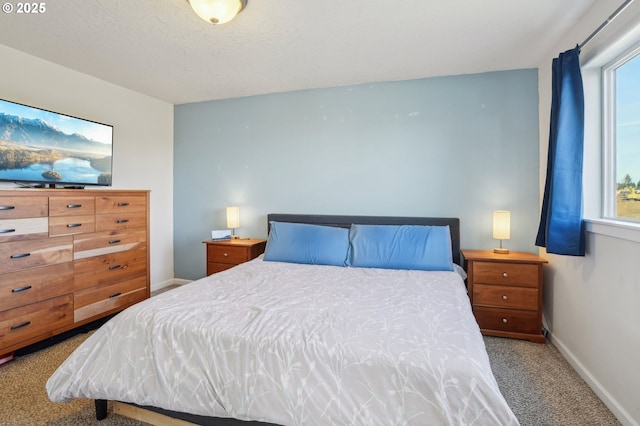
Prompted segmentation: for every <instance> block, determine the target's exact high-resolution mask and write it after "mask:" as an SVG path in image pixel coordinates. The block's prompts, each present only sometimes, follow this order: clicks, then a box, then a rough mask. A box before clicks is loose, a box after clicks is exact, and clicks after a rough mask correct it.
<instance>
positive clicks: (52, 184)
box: [0, 97, 115, 188]
mask: <svg viewBox="0 0 640 426" xmlns="http://www.w3.org/2000/svg"><path fill="white" fill-rule="evenodd" d="M0 101H3V102H6V103H10V104H14V105H18V106H21V107H25V108H31V109H34V110H38V111H43V112H46V113H50V114H55V115H58V116H61V117H67V118H71V119H75V120H80V121H84V122H87V123H93V124H98V125H101V126H106V127H110V128H111V141H110V144H109V145H110V148H111V155H110V157H111V161H110V165H109V172H110V173H111V180H110V181H109V183H100V182H80V181H74V180H59V181H52V180H48V179H46V178H44V177H43V178H42V179H33V180H31V179H11V178H3V177H0V182H8V183H14V184H16V185H19V186H21V187H25V186H27V187H34V188H38V187H49V188H56V187H58V186H60V187H64V188H83V187H85V186H92V187H111V186H113V140H114V130H115V129H114V126H113V125H111V124H107V123H102V122H100V121H95V120H89V119H87V118H82V117H77V116H74V115H70V114H65V113H62V112H57V111H53V110H50V109H46V108H40V107H36V106H33V105H28V104H25V103H22V102H16V101H12V100H9V99H6V98H2V97H0ZM0 112H4V111H0ZM5 113H6V112H5ZM10 115H11V114H10ZM48 124H49V125H51V123H48Z"/></svg>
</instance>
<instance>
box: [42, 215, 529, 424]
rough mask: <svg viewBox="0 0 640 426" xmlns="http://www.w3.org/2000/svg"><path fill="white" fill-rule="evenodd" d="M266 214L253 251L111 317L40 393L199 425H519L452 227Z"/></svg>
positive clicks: (435, 221)
mask: <svg viewBox="0 0 640 426" xmlns="http://www.w3.org/2000/svg"><path fill="white" fill-rule="evenodd" d="M267 219H268V226H269V240H268V243H267V251H266V253H265V254H264V255H263V256H261V257H259V258H257V259H254V260H252V261H250V262H247V263H243V264H241V265H238V266H236V267H234V268H232V269H229V270H227V271H223V272H220V273H217V274H214V275H211V276H209V277H205V278H202V279H200V280H197V281H194V282H192V283H189V284H187V285H183V286H181V287H180V288H177V289H175V290H171V291H169V292H166V293H163V294H160V295H158V296H155V297H153V298H151V299H149V300H146V301H143V302H141V303H138V304H137V305H135V306H132V307H131V308H129V309H127V310H125V311H123V312H121V313H120V314H118V315H117V316H116V317H114V318H113V319H111V320H110V321H109V322H107V323H106V324H105V325H104V326H102V327H101V328H100V329H98V330H97V331H96V332H95V333H94V334H93V335H92V336H90V337H89V338H88V339H87V340H86V341H85V342H84V343H83V344H82V345H80V346H79V347H78V349H77V350H76V351H75V352H74V353H73V354H72V355H71V356H70V357H69V358H68V359H67V360H66V361H65V362H64V363H63V364H62V365H61V366H60V367H59V368H58V369H57V370H56V372H55V373H54V374H53V375H52V376H51V378H50V379H49V380H48V382H47V392H48V394H49V398H50V399H51V400H52V401H54V402H66V401H70V400H72V399H75V398H90V399H94V400H96V412H97V415H98V417H99V418H100V417H104V416H106V401H107V400H110V401H118V402H119V403H126V404H128V406H132V407H141V408H143V409H144V410H153V411H154V412H160V413H163V414H164V415H169V416H170V417H172V418H176V419H185V420H188V421H190V422H191V423H195V424H233V422H237V421H240V422H241V423H240V424H246V422H256V423H255V424H265V423H266V424H276V425H329V424H349V425H358V424H362V425H371V424H403V425H405V424H406V425H410V424H411V425H412V424H415V425H425V424H429V425H463V424H464V425H487V424H496V425H497V424H500V425H517V424H518V421H517V419H516V418H515V416H514V414H513V413H512V411H511V410H510V408H509V407H508V405H507V403H506V402H505V400H504V398H503V396H502V395H501V393H500V390H499V388H498V385H497V383H496V381H495V378H494V377H493V374H492V372H491V367H490V364H489V359H488V356H487V353H486V350H485V347H484V342H483V340H482V336H481V334H480V330H479V328H478V325H477V323H476V322H475V319H474V317H473V315H472V312H471V307H470V304H469V300H468V297H467V295H466V289H465V286H464V281H463V278H464V271H463V270H462V269H461V268H460V267H459V263H460V254H459V248H460V245H459V241H460V239H459V221H458V219H455V218H406V217H372V216H326V215H285V214H270V215H268V218H267ZM390 231H393V232H391V233H390ZM345 235H346V238H347V242H346V246H345ZM398 235H400V237H398ZM390 236H391V237H390ZM389 238H392V239H393V243H391V244H386V243H385V244H383V243H382V242H385V241H386V242H388V241H389ZM292 241H293V242H292ZM399 241H400V242H399ZM416 241H417V243H416ZM443 242H444V244H445V246H446V248H447V250H446V252H445V253H443V250H441V247H442V243H443ZM383 245H384V246H385V247H384V248H383V249H380V247H382V246H383ZM416 245H417V246H420V250H415V247H414V248H412V247H407V246H416ZM372 246H373V247H374V250H370V249H371V247H372ZM425 247H426V249H425ZM344 250H346V254H345V255H346V257H345V255H343V254H342V252H343V251H344ZM407 250H408V251H407ZM336 253H340V254H339V255H336ZM340 259H344V261H341V260H340ZM407 259H409V261H408V262H409V264H407V263H406V262H407ZM434 259H435V260H434ZM381 261H383V263H380V262H381ZM398 262H399V263H398ZM412 262H414V263H412ZM434 262H435V263H434ZM447 262H448V263H449V264H450V267H449V266H447ZM441 264H444V265H445V266H444V267H442V266H441Z"/></svg>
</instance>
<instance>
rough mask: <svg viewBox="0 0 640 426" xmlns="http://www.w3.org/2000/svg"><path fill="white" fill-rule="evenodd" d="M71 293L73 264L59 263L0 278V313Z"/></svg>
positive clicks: (12, 273)
mask: <svg viewBox="0 0 640 426" xmlns="http://www.w3.org/2000/svg"><path fill="white" fill-rule="evenodd" d="M72 291H73V264H72V263H71V262H67V263H60V264H58V265H53V266H44V267H42V268H32V269H27V270H24V271H19V272H11V273H8V274H4V275H2V276H0V311H4V310H7V309H13V308H17V307H18V306H22V305H29V304H31V303H35V302H40V301H42V300H46V299H51V298H53V297H55V296H58V295H60V294H65V293H71V292H72Z"/></svg>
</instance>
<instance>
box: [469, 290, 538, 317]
mask: <svg viewBox="0 0 640 426" xmlns="http://www.w3.org/2000/svg"><path fill="white" fill-rule="evenodd" d="M473 304H474V305H476V306H488V307H495V308H509V309H526V310H529V311H537V310H538V289H537V288H528V287H509V286H500V285H486V284H476V285H474V286H473Z"/></svg>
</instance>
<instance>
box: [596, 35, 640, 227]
mask: <svg viewBox="0 0 640 426" xmlns="http://www.w3.org/2000/svg"><path fill="white" fill-rule="evenodd" d="M602 78H603V99H604V105H603V106H604V108H603V113H604V117H603V125H604V141H605V150H604V151H605V152H604V153H605V166H604V170H605V175H606V177H605V180H604V181H605V188H604V203H605V205H604V209H603V210H604V216H605V217H607V218H610V219H617V220H625V221H634V222H640V47H636V48H635V49H634V50H632V51H631V52H628V53H627V54H625V55H622V56H619V57H618V58H616V59H615V60H614V61H613V62H611V63H609V64H608V65H606V66H605V67H603V68H602Z"/></svg>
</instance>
